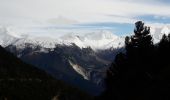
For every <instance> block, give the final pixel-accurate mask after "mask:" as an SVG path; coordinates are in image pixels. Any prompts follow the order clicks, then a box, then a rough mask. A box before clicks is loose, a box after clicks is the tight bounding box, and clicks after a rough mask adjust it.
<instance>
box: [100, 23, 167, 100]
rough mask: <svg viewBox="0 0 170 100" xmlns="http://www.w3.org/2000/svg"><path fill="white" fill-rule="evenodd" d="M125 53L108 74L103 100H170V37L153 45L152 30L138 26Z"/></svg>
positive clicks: (129, 39) (126, 42)
mask: <svg viewBox="0 0 170 100" xmlns="http://www.w3.org/2000/svg"><path fill="white" fill-rule="evenodd" d="M125 48H126V53H119V54H118V55H117V56H116V58H115V61H114V62H113V63H112V65H111V67H110V68H109V69H108V71H107V77H106V90H105V91H104V92H103V93H102V95H101V96H99V97H98V99H100V100H154V99H157V100H169V99H170V59H169V57H170V35H168V36H167V35H163V37H162V39H161V40H160V42H159V43H158V44H153V38H152V36H151V34H150V27H147V26H145V25H144V23H143V22H142V21H138V22H136V23H135V29H134V35H132V36H130V37H126V38H125Z"/></svg>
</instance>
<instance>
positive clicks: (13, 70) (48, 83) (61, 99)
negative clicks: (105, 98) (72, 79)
mask: <svg viewBox="0 0 170 100" xmlns="http://www.w3.org/2000/svg"><path fill="white" fill-rule="evenodd" d="M80 99H81V100H90V99H91V97H90V96H89V95H88V94H86V93H84V92H83V91H80V90H78V89H77V88H74V87H71V86H69V85H67V84H65V83H63V82H62V81H59V80H56V79H54V78H53V77H51V76H50V75H48V74H46V73H45V72H44V71H42V70H40V69H37V68H36V67H34V66H31V65H29V64H26V63H24V62H22V61H21V60H20V59H18V58H16V57H15V56H14V55H12V54H11V53H9V52H7V51H6V50H5V49H4V48H2V47H1V46H0V100H80Z"/></svg>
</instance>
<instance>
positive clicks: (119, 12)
mask: <svg viewBox="0 0 170 100" xmlns="http://www.w3.org/2000/svg"><path fill="white" fill-rule="evenodd" d="M169 5H170V1H169V0H0V25H7V26H10V25H11V26H30V27H31V26H36V25H47V26H48V25H54V26H55V25H56V27H57V29H58V30H59V29H62V30H64V29H66V30H67V29H70V28H72V29H87V30H88V29H95V30H96V29H108V30H109V29H110V30H112V31H113V32H115V33H120V34H121V33H124V32H127V33H128V32H130V30H131V27H132V24H133V23H134V22H135V21H137V20H143V21H145V22H146V23H148V24H153V25H154V24H157V25H164V24H169V23H170V11H169V10H170V6H169ZM122 27H126V28H125V29H124V30H122Z"/></svg>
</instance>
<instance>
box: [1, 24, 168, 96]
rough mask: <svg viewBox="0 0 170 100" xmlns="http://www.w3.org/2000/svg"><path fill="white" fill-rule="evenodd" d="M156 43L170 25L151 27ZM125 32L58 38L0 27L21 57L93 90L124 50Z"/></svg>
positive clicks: (7, 45) (3, 41) (8, 44)
mask: <svg viewBox="0 0 170 100" xmlns="http://www.w3.org/2000/svg"><path fill="white" fill-rule="evenodd" d="M151 30H152V31H151V32H152V33H151V34H152V35H153V38H154V40H153V41H154V43H157V42H158V41H159V40H160V39H161V37H162V35H163V34H168V33H169V32H170V31H169V27H168V26H164V27H161V28H151ZM124 39H125V37H124V36H117V35H114V34H113V33H112V32H110V31H105V30H103V31H98V32H90V33H83V34H78V33H69V34H64V35H62V36H60V37H57V38H50V37H36V36H29V35H18V34H17V33H14V32H12V31H10V29H9V28H8V27H0V45H2V46H3V47H4V48H5V49H6V50H8V51H10V52H12V53H13V54H14V55H15V56H17V57H18V58H20V59H21V60H22V61H24V62H26V63H28V64H32V65H34V66H36V67H37V68H39V69H42V70H44V71H45V72H47V73H49V74H51V75H52V76H54V77H55V78H57V79H60V80H64V81H65V82H68V83H69V84H71V85H74V86H77V87H79V88H81V89H82V90H85V91H87V92H89V93H91V94H94V95H97V94H99V93H101V92H102V91H103V89H104V82H103V81H104V77H105V71H106V70H107V68H108V66H110V64H111V62H112V61H113V60H114V57H115V55H116V54H117V53H118V52H121V51H123V52H124V51H125V50H124Z"/></svg>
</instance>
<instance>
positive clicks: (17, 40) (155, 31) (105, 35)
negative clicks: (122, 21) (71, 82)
mask: <svg viewBox="0 0 170 100" xmlns="http://www.w3.org/2000/svg"><path fill="white" fill-rule="evenodd" d="M169 33H170V26H164V27H159V28H158V27H151V34H152V36H153V39H154V43H157V42H159V40H160V39H161V38H162V35H163V34H166V35H167V34H169ZM124 38H125V37H120V36H117V35H114V34H113V33H112V32H110V31H105V30H102V31H95V32H88V33H83V34H79V33H68V34H64V35H62V36H59V37H56V38H50V37H45V36H44V37H43V36H42V37H40V36H29V35H26V34H25V35H22V34H21V35H19V34H18V33H15V32H13V31H11V30H10V28H6V27H2V26H0V45H2V46H4V47H5V46H8V45H10V44H12V45H16V46H17V47H18V48H24V47H25V44H33V45H39V46H42V47H45V48H54V47H55V45H57V44H61V45H62V44H64V45H72V43H75V44H76V45H77V46H79V47H80V48H85V47H89V46H90V47H91V48H92V49H94V50H97V49H109V48H120V47H122V46H124Z"/></svg>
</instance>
